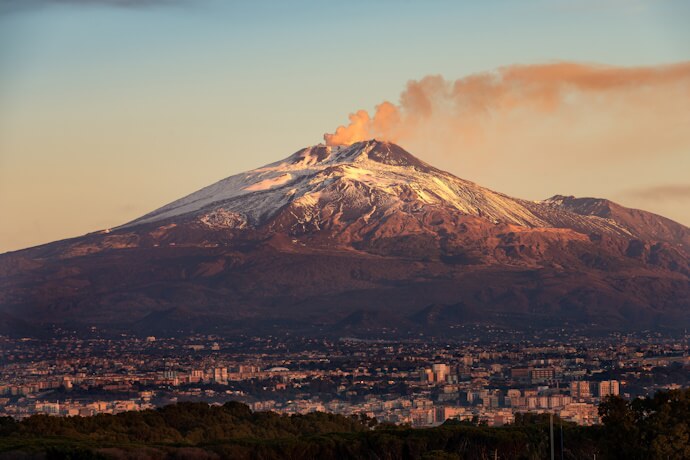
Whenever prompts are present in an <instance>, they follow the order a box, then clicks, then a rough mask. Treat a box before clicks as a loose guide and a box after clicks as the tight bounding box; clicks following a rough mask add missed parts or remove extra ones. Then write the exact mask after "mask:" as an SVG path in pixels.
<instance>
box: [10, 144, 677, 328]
mask: <svg viewBox="0 0 690 460" xmlns="http://www.w3.org/2000/svg"><path fill="white" fill-rule="evenodd" d="M525 180H529V178H525ZM689 253H690V230H689V229H688V228H687V227H684V226H683V225H681V224H678V223H676V222H673V221H671V220H669V219H666V218H664V217H661V216H657V215H655V214H652V213H648V212H645V211H640V210H634V209H628V208H625V207H623V206H620V205H618V204H616V203H613V202H610V201H608V200H605V199H598V198H575V197H572V196H561V195H558V196H554V197H551V198H549V199H546V200H543V201H536V202H535V201H528V200H522V199H519V198H513V197H510V196H507V195H504V194H502V193H499V192H495V191H492V190H489V189H487V188H484V187H481V186H480V185H477V184H475V183H473V182H470V181H467V180H463V179H460V178H458V177H455V176H453V175H452V174H449V173H447V172H444V171H441V170H439V169H437V168H435V167H433V166H431V165H429V164H427V163H425V162H423V161H421V160H419V159H417V158H416V157H415V156H413V155H412V154H410V153H409V152H407V151H405V150H404V149H403V148H402V147H400V146H398V145H395V144H393V143H388V142H380V141H376V140H368V141H363V142H357V143H354V144H352V145H349V146H326V145H316V146H312V147H307V148H304V149H302V150H300V151H298V152H296V153H294V154H292V155H290V156H288V157H287V158H285V159H284V160H281V161H278V162H275V163H272V164H269V165H266V166H264V167H261V168H258V169H255V170H252V171H249V172H246V173H242V174H238V175H235V176H231V177H228V178H226V179H223V180H221V181H219V182H217V183H215V184H212V185H210V186H208V187H205V188H203V189H201V190H199V191H197V192H195V193H192V194H191V195H188V196H186V197H184V198H181V199H179V200H177V201H174V202H172V203H170V204H168V205H166V206H163V207H162V208H159V209H157V210H154V211H153V212H151V213H148V214H146V215H144V216H142V217H141V218H139V219H136V220H134V221H132V222H129V223H127V224H125V225H122V226H121V227H118V228H113V229H108V230H104V231H102V232H97V233H92V234H89V235H85V236H83V237H79V238H74V239H70V240H64V241H58V242H55V243H51V244H47V245H44V246H39V247H35V248H30V249H26V250H23V251H17V252H12V253H7V254H4V255H2V256H0V327H1V328H2V329H3V330H6V331H8V332H13V331H14V332H17V331H22V332H21V333H22V334H24V333H26V332H27V331H29V332H36V333H39V332H40V331H41V330H45V329H46V328H48V327H52V326H53V325H55V324H59V325H69V326H74V327H88V326H90V325H97V326H98V327H101V328H105V329H110V330H113V331H122V330H127V331H132V332H140V333H152V332H155V333H158V334H161V333H170V334H175V333H178V332H183V331H184V332H189V331H219V332H230V331H237V330H246V328H248V327H251V328H253V329H252V330H254V331H259V332H260V331H270V330H275V328H280V329H281V330H293V329H294V330H299V331H304V332H314V333H333V334H341V333H343V331H347V333H348V334H367V335H371V334H378V333H381V332H382V331H385V332H386V333H396V334H402V335H404V334H411V333H415V334H416V333H419V332H420V331H425V332H433V333H438V334H453V331H454V330H455V327H456V326H457V325H463V324H465V325H466V324H474V323H482V324H496V325H509V326H511V327H541V326H558V325H571V324H572V325H580V326H586V327H591V328H592V329H607V328H683V327H687V326H688V325H690V267H689V264H688V261H689V258H688V254H689Z"/></svg>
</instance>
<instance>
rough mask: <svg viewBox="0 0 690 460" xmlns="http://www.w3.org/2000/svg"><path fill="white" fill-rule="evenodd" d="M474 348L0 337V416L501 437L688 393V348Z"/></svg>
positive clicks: (344, 341)
mask: <svg viewBox="0 0 690 460" xmlns="http://www.w3.org/2000/svg"><path fill="white" fill-rule="evenodd" d="M464 332H465V334H466V335H467V337H468V338H467V339H466V340H464V341H441V340H437V339H434V338H423V339H422V338H407V339H398V340H393V339H391V340H381V339H369V340H367V339H358V338H347V337H342V338H336V339H327V338H321V339H318V338H313V339H307V338H300V337H291V336H284V337H265V338H261V337H251V336H246V337H237V338H236V339H224V338H221V337H214V336H204V335H194V336H189V337H185V338H163V337H154V336H148V337H135V336H122V337H115V338H113V337H110V338H107V337H104V336H101V335H100V334H99V332H98V331H97V330H95V329H94V330H92V331H91V332H90V333H89V334H87V335H86V336H84V335H80V336H75V335H72V334H70V333H68V332H67V331H62V332H61V333H60V334H59V335H57V336H56V337H54V338H52V339H49V340H46V339H43V340H38V339H28V338H27V339H10V338H8V337H2V338H1V339H0V340H1V341H2V347H0V349H1V350H2V351H1V352H0V353H1V354H0V360H1V361H0V363H1V364H2V374H0V395H1V396H0V403H1V404H0V415H9V416H12V417H15V418H18V419H21V418H25V417H29V416H31V415H34V414H50V415H60V416H76V415H79V416H92V415H95V414H100V413H110V414H114V413H120V412H124V411H132V410H143V409H151V408H155V407H159V406H164V405H167V404H173V403H177V402H182V401H206V402H209V403H211V404H223V403H225V402H227V401H239V402H243V403H246V404H247V405H248V406H249V407H250V408H251V409H252V410H254V411H275V412H279V413H287V414H296V413H300V414H305V413H309V412H314V411H321V412H334V413H339V414H348V415H350V414H366V415H367V416H368V417H372V418H376V419H377V420H378V421H379V422H388V423H393V424H407V425H411V426H414V427H431V426H436V425H440V424H442V423H443V422H445V421H446V420H448V419H458V420H466V421H472V420H475V421H477V422H479V423H485V424H487V425H488V426H500V425H504V424H510V423H513V421H514V416H515V414H516V413H523V412H533V413H552V414H556V415H558V416H559V417H560V418H561V419H563V420H566V421H572V422H574V423H577V424H581V425H592V424H597V423H599V422H600V419H599V415H598V412H597V409H598V404H599V403H600V402H601V401H602V400H603V399H604V398H605V397H607V396H609V395H615V396H618V395H620V396H622V397H625V398H627V399H631V398H635V397H639V396H647V395H652V394H654V393H655V392H656V391H659V390H671V389H678V388H684V387H687V386H688V385H690V348H689V346H690V343H689V342H688V336H687V335H679V336H676V337H673V338H670V337H666V336H664V335H662V334H659V333H652V332H647V333H630V334H623V333H616V334H611V335H605V336H601V337H596V338H592V337H587V336H585V335H581V333H580V334H578V333H568V332H566V331H564V330H553V331H543V332H542V333H533V334H526V333H521V332H519V331H509V330H497V329H493V328H489V327H481V326H476V327H474V328H468V330H467V331H464Z"/></svg>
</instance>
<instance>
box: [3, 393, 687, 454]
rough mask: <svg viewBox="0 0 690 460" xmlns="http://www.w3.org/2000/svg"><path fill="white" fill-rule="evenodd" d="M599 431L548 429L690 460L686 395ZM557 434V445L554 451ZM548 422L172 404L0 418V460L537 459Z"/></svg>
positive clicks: (572, 440) (620, 407) (569, 447)
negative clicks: (420, 425)
mask: <svg viewBox="0 0 690 460" xmlns="http://www.w3.org/2000/svg"><path fill="white" fill-rule="evenodd" d="M600 414H601V416H602V420H603V425H601V426H594V427H581V426H577V425H574V424H572V423H565V422H563V423H562V422H561V421H560V420H556V422H555V423H556V458H558V459H560V458H563V459H587V458H594V456H595V455H596V458H597V459H601V460H603V459H682V458H690V439H689V435H690V426H689V424H690V389H688V390H683V391H680V390H674V391H669V392H660V393H658V394H657V395H656V396H655V397H654V398H650V399H636V400H634V401H632V402H628V401H625V400H623V399H621V398H618V397H613V398H609V399H607V400H606V401H605V402H603V403H602V404H601V406H600ZM561 427H562V432H563V440H564V443H563V445H564V451H563V457H561V449H560V433H561ZM548 433H549V417H548V415H545V414H541V415H536V414H518V415H517V416H516V418H515V423H514V424H512V425H508V426H503V427H495V428H491V427H487V426H482V425H478V424H477V423H473V422H459V421H455V420H450V421H448V422H446V423H444V424H443V425H442V426H439V427H436V428H427V429H413V428H410V427H407V426H395V425H389V424H378V423H377V422H376V420H374V419H370V418H367V417H366V416H359V417H355V416H352V417H346V416H342V415H333V414H325V413H318V412H317V413H311V414H307V415H289V416H288V415H279V414H276V413H272V412H252V411H251V410H249V408H248V407H247V406H245V405H244V404H240V403H236V402H230V403H227V404H224V405H223V406H209V405H207V404H204V403H180V404H175V405H171V406H166V407H163V408H160V409H156V410H147V411H142V412H127V413H122V414H118V415H96V416H93V417H63V418H61V417H51V416H46V415H35V416H32V417H30V418H28V419H25V420H22V421H21V422H17V421H15V420H13V419H11V418H0V458H13V459H15V458H16V459H19V458H22V459H27V458H45V459H57V458H70V459H94V458H137V459H164V458H201V459H204V458H208V459H213V458H233V459H235V458H236V459H257V460H258V459H262V460H264V459H278V458H289V459H330V458H334V459H336V458H337V459H348V458H351V459H355V458H357V459H358V458H365V459H366V458H372V459H373V458H378V459H391V460H392V459H431V458H440V459H490V458H496V457H497V458H501V459H544V458H548V456H549V435H548Z"/></svg>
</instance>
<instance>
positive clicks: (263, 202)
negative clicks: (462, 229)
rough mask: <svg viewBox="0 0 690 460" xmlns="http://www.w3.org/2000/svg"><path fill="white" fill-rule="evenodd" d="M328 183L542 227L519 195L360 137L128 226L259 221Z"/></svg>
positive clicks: (208, 190) (230, 181) (390, 201)
mask: <svg viewBox="0 0 690 460" xmlns="http://www.w3.org/2000/svg"><path fill="white" fill-rule="evenodd" d="M334 184H337V185H338V186H340V187H339V188H338V190H339V191H341V192H342V193H343V194H344V195H345V196H349V198H351V199H353V200H354V201H356V200H362V199H366V198H367V197H366V196H360V195H361V193H356V190H355V189H356V188H357V187H364V189H366V190H367V192H368V193H369V195H370V196H373V195H377V196H378V200H377V201H378V204H377V205H384V206H386V207H392V206H393V205H394V204H399V203H400V202H401V201H408V202H409V201H416V202H418V203H420V204H421V205H422V206H424V205H428V206H450V207H451V208H453V209H455V210H457V211H459V212H461V213H464V214H469V215H475V216H481V217H484V218H486V219H489V220H491V221H493V222H506V223H513V224H517V225H526V226H543V225H547V223H546V222H544V221H543V220H542V219H540V218H539V217H538V216H537V215H535V213H534V212H532V210H530V209H529V207H528V206H525V202H522V201H521V200H515V199H513V198H510V197H508V196H506V195H503V194H500V193H496V192H493V191H491V190H488V189H486V188H483V187H480V186H478V185H476V184H474V183H472V182H470V181H466V180H463V179H459V178H457V177H455V176H453V175H451V174H449V173H446V172H443V171H440V170H438V169H436V168H433V167H432V166H430V165H428V164H426V163H424V162H422V161H420V160H418V159H417V158H415V157H413V156H412V155H410V154H409V153H407V152H405V151H404V150H403V149H401V148H400V147H398V146H396V145H395V144H390V143H385V142H379V141H366V142H359V143H356V144H353V145H351V146H349V147H327V146H324V145H316V146H312V147H307V148H304V149H302V150H300V151H298V152H296V153H294V154H293V155H291V156H290V157H288V158H286V159H285V160H282V161H278V162H276V163H272V164H269V165H266V166H264V167H261V168H258V169H255V170H252V171H249V172H245V173H241V174H237V175H234V176H231V177H228V178H226V179H223V180H221V181H219V182H217V183H215V184H213V185H210V186H208V187H205V188H203V189H201V190H199V191H197V192H195V193H192V194H191V195H188V196H186V197H184V198H182V199H180V200H177V201H174V202H172V203H170V204H168V205H166V206H163V207H162V208H160V209H157V210H155V211H153V212H151V213H149V214H147V215H145V216H143V217H141V218H139V219H137V220H135V221H133V222H130V223H129V224H127V225H126V226H132V225H138V224H144V223H151V222H157V221H162V220H166V219H170V218H173V217H178V216H183V215H189V214H200V215H205V213H207V212H208V213H210V212H213V211H216V210H224V211H225V212H231V213H234V214H236V215H237V216H242V217H243V218H244V219H246V221H247V222H248V223H250V224H251V225H260V224H261V223H263V222H264V221H265V220H266V219H267V218H270V217H272V216H273V215H275V214H276V213H277V212H278V211H279V210H280V209H281V208H282V207H284V206H285V205H288V204H296V205H298V206H300V205H301V206H309V205H310V204H314V203H315V202H316V200H317V199H318V198H321V197H322V195H323V194H329V192H330V194H331V195H332V192H333V190H334V188H335V187H334ZM333 198H334V197H333Z"/></svg>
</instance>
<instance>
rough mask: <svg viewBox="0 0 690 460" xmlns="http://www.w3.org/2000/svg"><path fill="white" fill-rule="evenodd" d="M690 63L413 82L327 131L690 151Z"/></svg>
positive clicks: (437, 141)
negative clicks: (390, 99)
mask: <svg viewBox="0 0 690 460" xmlns="http://www.w3.org/2000/svg"><path fill="white" fill-rule="evenodd" d="M688 126H690V62H683V63H679V64H674V65H668V66H658V67H635V68H621V67H610V66H600V65H587V64H578V63H568V62H560V63H553V64H545V65H515V66H509V67H503V68H499V69H497V70H495V71H492V72H487V73H480V74H474V75H470V76H467V77H464V78H460V79H458V80H454V81H452V80H446V79H444V78H443V77H441V76H438V75H433V76H427V77H424V78H422V79H421V80H418V81H410V82H408V84H407V87H406V88H405V90H404V91H403V92H402V94H401V96H400V100H399V102H398V103H397V104H393V103H391V102H388V101H385V102H383V103H381V104H379V105H378V106H376V108H375V110H374V112H373V114H372V115H370V114H369V113H368V112H367V111H365V110H359V111H357V112H355V113H353V114H351V115H350V123H349V124H348V125H346V126H340V127H338V128H337V129H336V131H335V132H334V133H332V134H325V135H324V139H325V141H326V143H327V144H328V145H348V144H352V143H353V142H357V141H360V140H364V139H369V138H377V139H380V140H387V141H392V142H397V143H401V144H403V145H404V146H406V147H408V148H410V149H412V148H418V149H420V152H421V151H427V152H429V151H430V150H431V151H435V152H443V153H455V152H458V151H462V153H463V157H464V158H467V155H470V156H472V155H474V157H475V159H474V160H470V161H479V160H477V158H479V157H489V156H492V157H497V156H502V155H504V154H505V152H508V151H511V152H514V153H521V152H530V151H533V150H535V149H538V150H541V151H545V152H546V151H548V152H550V154H562V155H569V154H573V155H580V156H582V155H585V156H586V155H593V156H598V155H606V156H607V157H609V158H610V157H615V156H617V155H636V154H643V153H644V154H654V155H661V154H664V153H674V152H675V153H677V152H678V150H679V149H690V129H688Z"/></svg>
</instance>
